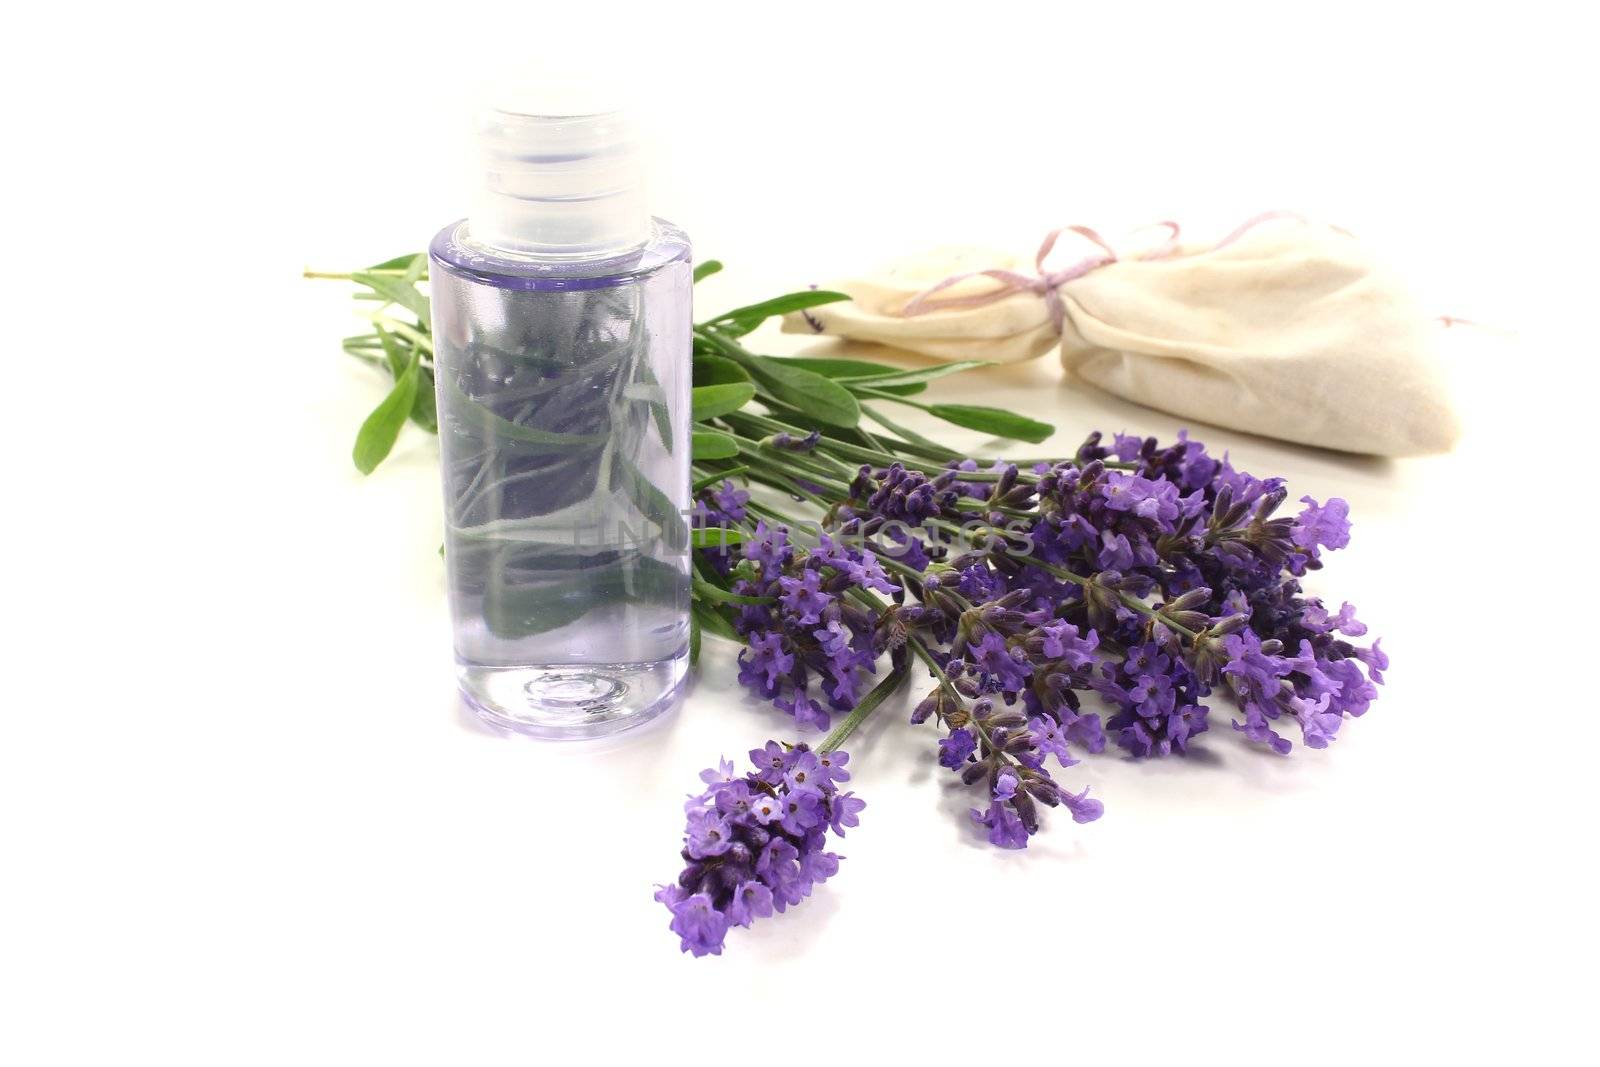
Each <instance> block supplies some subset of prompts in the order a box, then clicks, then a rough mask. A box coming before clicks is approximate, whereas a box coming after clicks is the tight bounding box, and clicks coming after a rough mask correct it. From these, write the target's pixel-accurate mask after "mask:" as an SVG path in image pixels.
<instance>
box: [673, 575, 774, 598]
mask: <svg viewBox="0 0 1600 1067" xmlns="http://www.w3.org/2000/svg"><path fill="white" fill-rule="evenodd" d="M692 577H693V578H694V595H695V599H696V600H706V601H710V602H711V603H713V604H775V603H777V601H778V598H777V597H771V596H740V595H739V594H737V593H730V592H728V591H727V590H726V589H723V588H722V587H721V586H718V585H713V584H712V583H710V582H708V581H706V580H705V579H704V578H702V577H700V576H699V575H698V574H696V575H693V576H692Z"/></svg>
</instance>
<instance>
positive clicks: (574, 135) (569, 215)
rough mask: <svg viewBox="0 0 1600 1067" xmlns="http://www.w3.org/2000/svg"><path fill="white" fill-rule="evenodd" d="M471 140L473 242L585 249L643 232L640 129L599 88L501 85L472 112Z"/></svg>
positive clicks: (621, 247)
mask: <svg viewBox="0 0 1600 1067" xmlns="http://www.w3.org/2000/svg"><path fill="white" fill-rule="evenodd" d="M477 145H478V153H479V162H480V165H481V173H482V181H481V183H480V185H479V188H478V193H477V196H476V197H475V199H474V202H473V204H472V210H471V212H470V214H469V215H468V217H467V232H468V234H469V235H470V236H471V237H472V238H473V239H474V240H476V241H478V242H480V243H482V244H485V245H488V246H490V247H492V248H495V249H498V250H502V251H508V252H514V253H520V254H524V255H583V256H591V255H598V254H603V253H606V252H621V251H625V250H627V249H629V248H635V247H637V246H639V245H641V244H643V243H644V242H645V241H646V240H647V239H648V238H649V235H650V215H649V212H648V211H647V210H646V209H645V198H644V165H643V159H642V153H641V152H640V150H639V142H638V136H637V133H636V130H635V127H634V124H633V123H632V122H631V121H630V120H629V118H628V116H627V114H626V113H625V112H623V111H622V110H621V109H620V107H619V105H618V103H617V101H615V100H614V99H609V98H607V96H606V95H605V94H604V93H602V92H597V91H595V90H594V89H592V88H588V87H580V86H563V87H562V88H560V89H558V90H553V91H552V90H549V89H541V90H533V91H530V90H527V89H518V90H513V91H509V92H508V91H505V90H500V91H498V92H497V93H496V96H495V98H494V102H493V104H492V106H490V107H489V108H487V109H485V110H484V111H483V112H482V113H481V115H480V116H479V119H478V124H477Z"/></svg>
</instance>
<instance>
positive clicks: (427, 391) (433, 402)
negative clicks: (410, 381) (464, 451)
mask: <svg viewBox="0 0 1600 1067" xmlns="http://www.w3.org/2000/svg"><path fill="white" fill-rule="evenodd" d="M433 390H434V385H433V371H432V370H430V369H429V368H427V367H423V368H422V371H421V373H420V374H419V375H418V376H417V399H416V401H415V403H413V404H412V405H411V421H412V422H414V423H416V424H417V425H418V426H420V427H421V428H422V429H424V430H426V431H428V432H429V433H438V432H439V409H438V403H437V401H438V398H437V397H436V396H435V395H434V391H433Z"/></svg>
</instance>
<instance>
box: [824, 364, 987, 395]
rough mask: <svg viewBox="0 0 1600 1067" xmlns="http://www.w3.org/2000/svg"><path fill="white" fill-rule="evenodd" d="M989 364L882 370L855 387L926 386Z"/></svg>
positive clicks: (862, 380)
mask: <svg viewBox="0 0 1600 1067" xmlns="http://www.w3.org/2000/svg"><path fill="white" fill-rule="evenodd" d="M990 365H991V364H990V363H989V362H988V361H987V360H982V359H963V360H957V361H956V362H954V363H943V364H940V365H939V366H937V367H923V368H921V369H920V370H889V369H887V368H885V369H883V370H882V371H880V372H879V373H878V374H876V375H872V376H870V377H867V376H863V377H862V378H861V380H860V381H859V382H856V383H853V384H857V385H870V386H872V387H873V388H874V389H882V388H883V387H884V386H886V385H918V384H926V383H928V382H931V381H933V380H934V379H935V378H943V377H945V376H946V375H948V374H960V373H961V372H962V371H965V370H971V369H972V368H974V367H987V366H990Z"/></svg>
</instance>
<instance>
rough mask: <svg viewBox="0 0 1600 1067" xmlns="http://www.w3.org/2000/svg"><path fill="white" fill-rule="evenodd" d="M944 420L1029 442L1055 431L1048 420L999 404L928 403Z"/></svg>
mask: <svg viewBox="0 0 1600 1067" xmlns="http://www.w3.org/2000/svg"><path fill="white" fill-rule="evenodd" d="M926 410H927V411H928V413H929V414H932V415H936V416H938V417H939V418H941V419H943V420H944V421H946V422H953V423H955V424H956V425H957V426H965V427H966V428H967V429H969V430H977V431H979V432H980V433H987V434H993V435H994V436H996V437H1009V438H1012V439H1013V440H1017V441H1027V442H1028V443H1029V444H1034V445H1036V444H1039V443H1041V442H1042V441H1044V440H1045V439H1046V438H1048V437H1049V436H1050V435H1051V434H1053V433H1055V432H1056V428H1055V427H1054V426H1051V425H1050V424H1049V423H1048V422H1039V421H1038V420H1037V419H1030V418H1028V417H1027V416H1026V415H1018V414H1016V413H1014V412H1010V411H1004V410H1002V409H1000V408H988V407H980V406H977V405H973V404H930V405H929V406H928V408H927V409H926Z"/></svg>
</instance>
